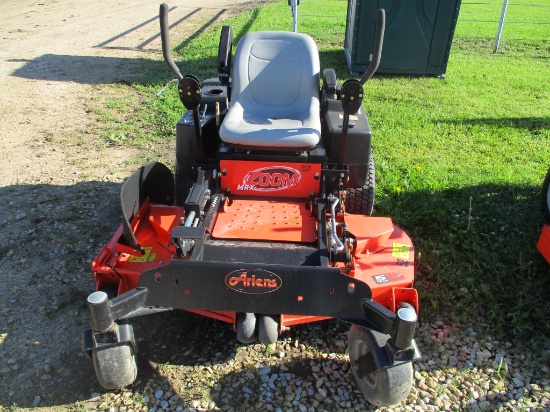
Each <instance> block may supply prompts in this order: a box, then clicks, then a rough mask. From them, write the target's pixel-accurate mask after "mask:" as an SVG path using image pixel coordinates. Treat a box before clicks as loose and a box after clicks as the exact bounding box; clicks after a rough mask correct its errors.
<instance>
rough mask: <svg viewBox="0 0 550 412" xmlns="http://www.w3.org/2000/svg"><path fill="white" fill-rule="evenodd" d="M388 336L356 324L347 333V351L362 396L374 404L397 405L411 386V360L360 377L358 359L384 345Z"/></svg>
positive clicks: (406, 394) (407, 393)
mask: <svg viewBox="0 0 550 412" xmlns="http://www.w3.org/2000/svg"><path fill="white" fill-rule="evenodd" d="M389 338H390V337H389V335H385V334H383V333H379V332H375V331H373V330H370V329H365V328H362V327H360V326H357V325H353V326H352V327H351V329H350V331H349V335H348V351H349V359H350V363H351V370H352V372H353V377H354V378H355V381H356V382H357V386H358V387H359V390H360V391H361V393H362V394H363V396H364V397H365V398H366V399H367V400H368V401H369V402H370V403H372V404H373V405H376V406H388V405H395V404H397V403H399V402H401V401H403V400H405V399H406V398H407V396H408V395H409V392H410V390H411V387H412V381H413V368H412V364H411V362H407V363H401V364H398V365H396V366H392V367H390V368H386V369H379V370H377V371H376V372H374V373H371V374H370V375H368V376H364V377H362V378H361V377H360V376H359V374H358V368H357V360H358V359H359V358H360V357H361V356H363V355H364V354H366V353H368V352H370V351H372V350H373V349H375V348H381V347H383V346H384V345H385V344H386V342H387V340H388V339H389Z"/></svg>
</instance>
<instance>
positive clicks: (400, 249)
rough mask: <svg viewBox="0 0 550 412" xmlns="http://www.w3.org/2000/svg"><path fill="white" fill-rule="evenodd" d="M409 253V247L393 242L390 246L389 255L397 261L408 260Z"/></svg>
mask: <svg viewBox="0 0 550 412" xmlns="http://www.w3.org/2000/svg"><path fill="white" fill-rule="evenodd" d="M410 251H411V247H410V246H409V245H406V244H404V243H397V242H394V243H393V246H392V251H391V255H392V256H393V257H394V258H397V259H408V258H409V254H410Z"/></svg>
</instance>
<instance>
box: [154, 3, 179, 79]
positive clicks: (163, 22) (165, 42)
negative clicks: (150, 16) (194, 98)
mask: <svg viewBox="0 0 550 412" xmlns="http://www.w3.org/2000/svg"><path fill="white" fill-rule="evenodd" d="M159 17H160V39H161V43H162V55H163V56H164V61H165V62H166V64H167V65H168V67H169V68H170V70H172V72H173V73H174V74H175V75H176V77H177V78H178V80H181V79H182V78H183V76H182V75H181V73H180V69H178V66H176V63H175V62H174V59H173V58H172V52H171V51H170V36H169V34H168V4H166V3H162V4H161V5H160V10H159Z"/></svg>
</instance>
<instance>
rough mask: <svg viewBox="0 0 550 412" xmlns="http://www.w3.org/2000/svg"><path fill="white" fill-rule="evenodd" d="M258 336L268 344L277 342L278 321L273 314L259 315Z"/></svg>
mask: <svg viewBox="0 0 550 412" xmlns="http://www.w3.org/2000/svg"><path fill="white" fill-rule="evenodd" d="M258 338H259V339H260V342H262V343H263V344H264V345H266V346H268V345H271V344H273V343H277V340H278V339H279V322H278V321H277V318H276V317H275V316H273V315H261V316H260V322H259V324H258Z"/></svg>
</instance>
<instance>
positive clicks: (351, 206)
mask: <svg viewBox="0 0 550 412" xmlns="http://www.w3.org/2000/svg"><path fill="white" fill-rule="evenodd" d="M375 175H376V173H375V169H374V160H373V158H372V156H369V166H368V171H367V183H366V184H365V185H364V186H363V187H356V188H350V189H347V190H346V212H348V213H351V214H353V215H367V216H370V215H372V211H373V209H374V189H375V186H376V177H375Z"/></svg>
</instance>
